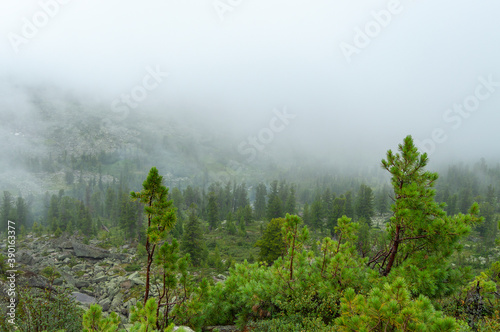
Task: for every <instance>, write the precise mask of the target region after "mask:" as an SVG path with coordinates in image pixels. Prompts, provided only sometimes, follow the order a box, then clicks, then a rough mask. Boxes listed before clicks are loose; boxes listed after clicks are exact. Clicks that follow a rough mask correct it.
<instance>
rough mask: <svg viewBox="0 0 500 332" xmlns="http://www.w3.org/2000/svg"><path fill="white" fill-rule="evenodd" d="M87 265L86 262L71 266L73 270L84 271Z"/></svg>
mask: <svg viewBox="0 0 500 332" xmlns="http://www.w3.org/2000/svg"><path fill="white" fill-rule="evenodd" d="M85 268H86V266H85V264H76V265H75V266H73V267H72V268H71V271H73V272H76V271H83V270H85Z"/></svg>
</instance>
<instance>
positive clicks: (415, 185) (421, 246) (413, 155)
mask: <svg viewBox="0 0 500 332" xmlns="http://www.w3.org/2000/svg"><path fill="white" fill-rule="evenodd" d="M399 151H400V153H397V154H393V152H392V151H391V150H389V151H388V152H387V160H382V167H383V168H384V169H386V170H387V171H389V172H390V173H391V175H392V180H391V183H392V186H393V188H394V194H395V203H394V204H393V205H392V211H393V216H392V217H391V221H390V223H389V224H388V225H387V229H386V231H387V234H388V237H389V240H390V244H389V248H388V249H387V250H384V251H382V252H379V253H377V254H376V255H375V257H374V258H372V259H371V260H370V264H372V263H376V265H377V266H378V267H379V268H380V270H381V271H382V274H383V275H389V274H390V273H391V272H392V271H393V270H394V269H395V268H397V269H396V274H399V275H401V276H403V277H405V279H406V280H407V281H408V282H410V283H411V284H412V289H413V290H414V291H415V292H416V293H420V294H424V295H427V296H436V295H438V294H439V293H441V294H442V293H443V292H447V291H450V290H451V289H452V288H453V287H454V285H453V282H459V281H460V277H457V272H456V271H453V270H452V269H451V267H450V265H449V261H448V260H447V259H448V258H449V257H450V255H451V254H452V253H453V252H454V251H457V250H459V249H460V245H459V243H458V242H459V240H460V239H461V238H463V237H464V236H466V235H467V234H468V233H469V232H470V229H471V226H472V225H475V224H477V223H478V222H480V221H481V219H480V218H479V217H477V215H478V212H479V211H478V205H477V204H474V205H473V206H472V207H471V209H470V214H468V215H461V214H460V215H457V216H454V217H448V216H447V215H446V212H444V210H443V207H444V204H438V203H436V202H435V200H434V198H435V195H436V192H435V190H434V189H433V187H434V186H435V184H436V180H437V179H438V174H437V173H431V172H428V171H426V170H425V166H426V165H427V162H428V159H427V154H426V153H424V154H420V153H419V152H418V150H417V148H416V147H415V145H414V143H413V139H412V137H411V136H407V137H406V138H405V139H404V144H400V145H399ZM443 280H447V283H443V282H442V281H443Z"/></svg>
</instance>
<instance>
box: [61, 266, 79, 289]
mask: <svg viewBox="0 0 500 332" xmlns="http://www.w3.org/2000/svg"><path fill="white" fill-rule="evenodd" d="M59 272H60V273H61V275H62V277H63V278H64V281H66V283H67V284H68V285H71V286H73V287H75V284H76V280H75V278H73V276H72V275H71V274H69V273H67V272H66V271H64V270H62V269H61V270H60V271H59Z"/></svg>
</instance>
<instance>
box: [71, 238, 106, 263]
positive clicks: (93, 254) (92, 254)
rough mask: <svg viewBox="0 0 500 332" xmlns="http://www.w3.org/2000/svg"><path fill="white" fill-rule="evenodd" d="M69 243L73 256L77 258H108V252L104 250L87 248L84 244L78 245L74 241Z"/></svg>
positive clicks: (92, 247)
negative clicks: (71, 246)
mask: <svg viewBox="0 0 500 332" xmlns="http://www.w3.org/2000/svg"><path fill="white" fill-rule="evenodd" d="M71 243H72V244H73V250H74V251H75V255H76V256H77V257H87V258H94V259H103V258H106V257H109V256H110V253H109V251H107V250H105V249H102V248H98V247H94V246H88V245H86V244H82V243H78V242H76V241H72V242H71Z"/></svg>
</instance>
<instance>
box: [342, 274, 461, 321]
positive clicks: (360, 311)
mask: <svg viewBox="0 0 500 332" xmlns="http://www.w3.org/2000/svg"><path fill="white" fill-rule="evenodd" d="M340 308H341V312H342V314H341V317H339V318H337V319H336V320H335V322H336V324H337V325H338V326H339V330H340V331H455V330H456V328H457V324H456V322H455V320H454V319H453V318H451V317H445V316H444V315H443V314H442V313H441V312H439V311H436V310H435V309H434V307H433V306H432V304H431V301H430V300H429V299H428V298H426V297H425V296H423V295H421V296H419V297H418V298H417V299H416V300H412V298H411V294H410V292H409V291H408V287H407V285H406V283H405V281H404V279H402V278H397V279H396V280H395V281H394V282H393V283H391V284H389V283H385V284H384V286H383V287H382V288H379V287H374V288H373V289H372V290H371V291H370V292H369V294H368V295H367V296H364V295H361V294H356V291H355V290H354V289H352V288H348V289H346V290H345V291H344V293H343V297H342V299H341V306H340Z"/></svg>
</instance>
